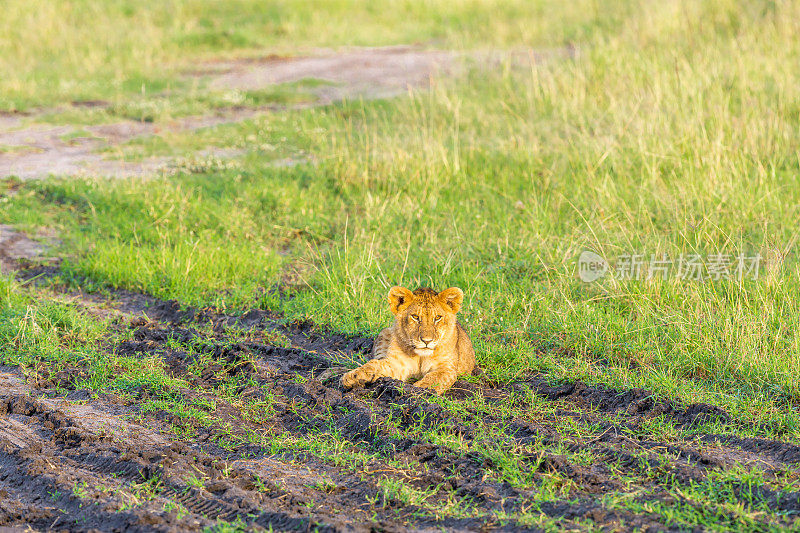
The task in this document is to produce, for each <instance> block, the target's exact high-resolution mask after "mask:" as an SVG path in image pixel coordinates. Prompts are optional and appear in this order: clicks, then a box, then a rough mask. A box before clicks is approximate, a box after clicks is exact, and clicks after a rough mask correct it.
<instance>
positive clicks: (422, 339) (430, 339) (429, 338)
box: [419, 335, 433, 344]
mask: <svg viewBox="0 0 800 533" xmlns="http://www.w3.org/2000/svg"><path fill="white" fill-rule="evenodd" d="M419 340H421V341H422V342H424V343H425V344H430V343H431V342H433V336H431V337H423V336H422V335H420V337H419Z"/></svg>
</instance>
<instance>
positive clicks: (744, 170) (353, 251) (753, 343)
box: [5, 1, 800, 436]
mask: <svg viewBox="0 0 800 533" xmlns="http://www.w3.org/2000/svg"><path fill="white" fill-rule="evenodd" d="M169 5H173V4H169ZM410 5H411V4H409V6H410ZM464 5H469V6H473V7H474V9H475V10H478V11H480V10H481V9H489V7H487V6H490V5H491V4H482V3H481V4H479V3H470V4H464ZM464 5H462V6H461V7H462V8H463V7H464ZM510 6H512V7H509V8H508V10H512V11H508V10H504V9H497V10H496V12H494V13H493V16H492V18H491V20H492V21H494V22H491V23H489V27H498V25H499V24H501V22H497V21H505V22H502V23H503V24H505V25H506V28H507V30H508V31H507V32H506V33H500V34H498V35H497V36H494V37H491V38H489V37H486V35H485V33H484V30H483V29H480V30H478V29H475V28H476V26H477V25H478V24H477V22H476V21H475V20H472V19H469V20H470V23H469V24H465V25H459V24H457V23H456V22H457V21H458V20H461V19H460V18H456V19H452V20H451V19H448V20H447V21H446V23H445V22H441V21H440V22H441V23H442V24H444V25H445V26H446V27H447V28H450V29H448V30H446V31H445V34H447V38H448V39H452V40H449V41H447V42H448V43H450V44H452V43H455V44H471V45H474V44H476V43H479V42H481V41H480V39H482V38H484V37H486V41H485V42H486V43H490V44H497V45H518V44H531V43H534V42H543V43H544V44H549V45H552V46H559V45H561V44H563V40H562V38H564V37H566V36H567V34H568V33H569V32H570V31H574V32H575V35H579V36H581V40H580V42H579V43H578V50H579V53H578V54H577V57H575V58H571V59H568V58H559V59H557V60H552V61H547V62H543V63H537V64H535V65H532V66H531V65H525V64H522V65H520V64H519V63H518V62H513V61H508V62H507V63H506V64H504V65H501V66H500V67H499V68H490V67H487V66H485V65H475V68H473V69H472V70H471V71H470V73H469V74H468V75H467V76H466V77H465V78H464V79H461V80H457V81H447V80H437V83H436V84H435V85H434V87H433V88H432V89H431V90H430V91H422V92H416V93H412V94H410V95H408V96H406V97H403V98H399V99H396V100H390V101H380V102H349V103H344V104H341V105H335V106H328V107H323V108H317V109H309V110H305V111H292V112H285V113H279V114H273V115H269V116H263V117H259V118H258V119H256V120H253V121H249V122H246V123H242V124H238V125H233V126H225V127H219V128H214V129H209V130H205V131H204V132H202V133H201V134H194V133H192V134H186V135H180V134H177V135H173V136H168V137H163V138H161V139H160V140H159V141H158V142H152V143H150V142H139V143H136V144H135V145H132V146H131V147H130V150H131V151H132V152H133V155H136V156H140V155H147V154H149V153H151V152H152V153H160V152H167V153H168V152H169V151H170V150H171V149H175V150H184V149H186V150H188V149H194V148H200V147H201V144H202V145H205V144H209V145H213V144H215V143H216V144H220V145H224V146H233V147H239V148H244V149H246V150H249V153H248V154H247V155H246V156H245V157H244V158H243V159H242V160H241V167H240V168H238V169H232V170H220V171H215V172H209V173H201V174H192V175H180V176H167V177H161V178H155V179H151V180H148V181H146V182H142V181H140V180H121V181H113V182H105V181H77V180H70V181H63V182H60V181H50V182H47V183H36V184H27V185H25V186H24V187H23V188H22V190H21V191H20V192H19V193H18V194H17V195H16V196H14V197H12V198H9V199H8V202H7V203H6V204H5V207H6V212H7V213H8V217H9V219H10V220H13V221H16V222H19V223H23V224H28V225H42V226H55V227H56V228H57V229H59V230H60V231H61V232H62V236H63V238H64V243H65V244H64V247H63V249H64V250H65V251H68V252H69V253H70V257H69V258H68V259H67V260H66V261H65V264H64V269H65V271H66V272H67V273H68V274H70V273H71V274H76V275H82V276H88V277H89V278H91V279H93V280H95V281H98V282H101V283H109V284H111V285H115V286H122V287H128V288H133V289H136V290H142V291H145V292H148V293H151V294H155V295H157V296H160V297H164V298H177V299H179V300H180V301H182V302H184V303H189V304H195V305H206V304H214V305H220V306H224V307H226V308H228V309H244V308H246V307H249V306H263V307H270V308H273V309H275V310H279V311H282V312H284V313H286V314H287V316H289V317H299V316H309V317H311V318H313V319H314V320H316V321H318V322H321V323H326V324H329V325H331V326H333V327H334V328H336V329H339V330H346V331H361V332H368V333H374V332H377V331H378V329H379V328H380V327H382V326H384V325H385V324H386V323H388V321H389V319H390V317H389V315H388V313H387V311H386V309H385V292H386V290H387V289H388V287H390V286H391V285H394V284H400V283H402V284H406V285H409V286H412V287H413V286H417V285H433V286H435V287H439V288H444V287H447V286H451V285H457V286H460V287H461V288H463V289H464V291H465V293H466V301H465V306H464V309H463V321H464V323H465V325H466V326H467V327H468V328H469V330H470V332H471V333H472V336H473V339H474V342H475V345H476V348H477V352H478V358H479V361H480V363H481V364H482V365H483V366H484V367H486V368H487V371H488V372H489V373H490V374H491V375H495V376H497V377H499V378H502V379H512V378H514V377H516V376H519V375H521V374H522V373H524V372H526V371H530V370H535V371H541V372H546V373H549V374H550V375H552V376H553V377H554V378H559V379H584V380H590V381H594V382H604V383H607V384H610V385H613V386H617V387H625V388H627V387H635V386H643V387H647V388H649V389H651V390H655V391H657V392H658V393H660V394H662V395H665V396H676V397H681V398H683V399H685V400H688V401H707V402H712V403H715V404H717V405H721V406H723V407H725V408H726V409H727V410H729V412H730V413H731V414H732V415H733V416H734V417H735V418H736V419H737V420H739V421H740V422H741V424H742V426H747V425H750V424H753V423H761V424H764V425H763V426H753V427H754V428H755V429H754V431H768V432H772V433H774V434H779V435H780V434H790V435H793V436H797V434H798V427H797V420H798V417H797V415H796V413H795V411H794V410H793V408H792V406H793V405H795V404H796V402H797V400H798V399H799V395H800V381H798V376H799V375H800V372H798V371H799V370H800V368H799V367H798V365H800V363H798V361H800V339H799V338H798V335H797V331H798V326H800V323H799V322H800V309H799V308H798V306H799V305H800V304H798V300H797V298H796V297H795V295H796V294H797V293H798V288H800V287H799V286H798V281H797V279H798V276H797V275H798V273H800V272H798V269H797V266H796V263H795V262H794V261H793V259H794V257H793V249H794V244H795V242H796V238H797V235H796V220H797V216H798V207H797V206H798V205H800V201H798V200H800V198H798V196H800V186H799V185H798V181H797V177H798V175H800V172H798V171H799V170H800V168H799V167H800V162H799V161H798V153H797V147H798V143H799V142H800V127H798V126H800V115H798V106H797V102H798V101H800V94H798V93H799V92H800V79H798V77H799V76H800V74H798V71H797V69H796V68H794V66H795V65H797V64H798V59H800V44H798V43H799V42H798V41H797V39H796V37H795V36H796V35H797V33H798V30H800V27H798V21H800V16H798V15H799V14H800V8H798V5H797V3H794V2H786V3H768V2H756V3H754V4H748V5H747V6H740V5H738V4H733V3H730V2H724V1H718V2H715V1H707V2H680V3H670V4H647V5H646V6H644V7H642V8H641V9H635V10H631V11H630V12H624V13H623V12H620V13H618V14H617V15H613V14H610V15H607V16H608V17H610V18H603V17H606V15H603V17H600V18H597V17H595V15H596V14H597V10H595V11H591V10H589V11H587V15H586V17H585V18H583V19H580V20H582V21H583V24H584V29H583V30H582V31H580V32H577V30H574V28H573V30H569V31H568V30H567V28H568V27H571V26H568V25H564V24H566V22H564V21H567V22H569V21H572V22H573V23H576V22H575V21H577V20H579V19H578V18H575V16H576V15H575V13H572V8H564V9H566V10H568V12H567V11H564V12H560V13H561V15H563V16H555V15H554V17H555V19H558V20H559V21H560V22H559V23H558V24H556V25H555V26H553V28H552V29H549V30H547V31H545V29H546V28H545V26H546V25H545V24H544V23H542V24H538V25H535V26H534V27H533V28H534V29H533V30H530V31H531V32H534V33H526V34H524V35H523V34H521V33H519V31H521V30H520V29H519V27H518V26H519V25H518V24H517V23H516V22H514V19H513V17H512V15H513V13H514V11H513V9H522V7H521V5H517V4H510ZM340 7H341V6H340ZM187 9H188V8H187ZM407 9H411V7H408V6H407ZM431 9H432V10H433V11H432V12H437V11H436V10H437V9H438V10H448V9H450V8H449V7H445V6H444V4H441V5H440V4H434V5H433V6H432V7H431ZM576 9H577V8H576ZM412 11H413V10H412ZM414 12H416V11H414ZM459 13H460V12H459ZM470 13H472V14H471V15H470V16H477V15H476V14H475V13H477V11H476V12H470ZM462 15H463V16H464V17H466V16H467V15H465V14H459V15H458V17H461V16H462ZM372 16H374V17H377V19H376V20H383V19H382V18H381V17H383V16H384V15H377V14H374V15H372ZM392 16H395V15H392ZM312 18H313V17H312ZM454 21H455V22H454ZM604 21H605V22H604ZM609 21H613V24H611V23H610V22H609ZM331 26H335V24H332V25H331ZM252 27H255V26H252ZM248 28H251V26H248V25H246V24H245V26H244V29H243V30H242V31H251V30H250V29H248ZM293 28H294V29H291V30H287V31H288V33H286V35H287V36H290V35H294V36H299V37H302V36H305V37H304V38H305V40H301V42H303V43H308V44H330V43H331V42H334V41H335V40H336V38H337V37H335V32H338V31H340V30H331V31H332V32H334V33H328V34H325V33H322V34H320V35H319V36H317V37H314V38H312V37H309V35H311V33H310V32H311V31H312V29H313V28H304V29H302V30H301V29H298V28H297V27H293ZM365 28H366V29H363V30H360V31H363V32H364V33H363V34H358V35H360V36H357V37H353V40H354V41H355V40H358V39H362V38H363V39H365V40H369V39H373V40H372V41H370V42H373V43H375V44H378V43H386V42H390V41H391V40H392V39H394V38H398V39H399V38H400V37H403V38H407V37H408V35H409V34H408V33H403V31H407V28H408V27H407V26H404V25H402V24H401V25H400V26H399V29H395V30H392V31H390V32H388V33H386V35H385V36H384V37H381V38H377V37H375V34H376V33H378V32H380V31H381V29H382V28H383V26H382V25H381V24H378V23H375V24H373V25H368V24H367V25H365ZM402 28H406V30H402ZM453 28H459V29H458V30H454V29H453ZM512 28H517V29H516V30H513V31H512ZM537 28H538V29H537ZM401 30H402V31H401ZM515 31H516V32H517V33H514V32H515ZM525 31H529V30H525ZM292 32H296V33H292ZM302 32H309V33H308V34H306V33H302ZM393 32H394V33H393ZM461 32H463V33H461ZM535 32H538V33H535ZM284 38H285V39H288V37H282V39H284ZM265 39H266V37H265ZM326 39H329V40H328V41H326ZM529 39H530V41H529ZM536 39H540V40H542V41H536ZM281 42H288V41H281ZM269 44H270V43H268V42H265V41H256V42H255V44H253V46H254V47H255V46H267V45H269ZM248 46H249V45H248ZM234 48H236V47H235V46H231V47H226V46H222V45H220V46H215V47H210V48H204V47H202V46H198V48H197V49H196V50H195V52H197V53H205V52H206V51H209V50H212V49H213V50H215V51H216V52H219V53H227V52H230V51H232V50H233V49H234ZM245 48H247V47H246V46H244V47H243V48H241V50H244V49H245ZM169 50H170V53H174V54H175V56H176V57H178V56H180V57H184V56H182V55H181V54H183V53H188V52H185V50H183V49H180V48H172V49H169ZM236 50H240V49H239V48H236ZM241 50H240V51H241ZM192 53H194V52H192ZM237 53H238V52H237ZM186 57H188V56H186ZM162 59H164V58H160V59H158V62H159V64H161V63H160V62H161V61H162ZM153 61H154V62H155V59H154V60H153ZM141 64H146V63H141ZM124 72H125V73H123V74H120V75H121V76H128V75H129V71H124ZM126 79H129V78H126ZM5 94H10V93H8V92H7V91H6V93H5ZM58 97H60V96H58ZM268 146H277V147H279V149H280V150H282V151H284V152H285V153H291V154H302V156H303V157H307V158H308V162H307V163H306V164H302V163H301V164H299V165H297V166H293V167H275V166H273V165H272V162H271V158H269V157H261V155H262V153H261V152H262V151H263V150H264V147H268ZM586 249H591V250H595V251H596V252H598V253H600V254H602V255H604V256H606V257H609V258H613V257H615V256H618V255H621V254H625V253H643V254H647V255H648V256H649V254H662V253H665V254H668V255H669V256H671V257H676V256H677V255H678V254H681V253H700V254H702V255H706V256H707V255H708V254H712V253H728V254H732V255H736V254H739V253H748V254H750V253H761V254H762V255H763V256H764V257H765V258H766V259H767V263H766V264H765V267H764V270H763V272H762V275H761V276H760V278H759V279H757V280H749V279H746V280H743V281H741V282H740V281H737V280H723V281H717V282H710V281H709V282H690V281H683V280H677V279H675V278H674V277H673V278H672V279H670V280H667V281H665V282H659V281H651V282H626V283H620V282H615V281H613V280H606V281H601V282H597V283H594V284H584V283H582V282H581V281H579V280H578V279H577V276H576V264H575V262H576V259H577V257H578V255H579V254H580V253H581V251H583V250H586ZM781 259H785V262H781V261H780V260H781ZM274 284H282V285H283V286H284V287H286V288H287V289H288V290H289V293H290V294H292V295H293V296H294V298H293V299H289V300H285V301H279V300H278V299H277V298H276V297H273V296H266V295H265V293H264V291H263V289H265V288H266V287H270V286H272V285H274ZM765 428H766V429H765Z"/></svg>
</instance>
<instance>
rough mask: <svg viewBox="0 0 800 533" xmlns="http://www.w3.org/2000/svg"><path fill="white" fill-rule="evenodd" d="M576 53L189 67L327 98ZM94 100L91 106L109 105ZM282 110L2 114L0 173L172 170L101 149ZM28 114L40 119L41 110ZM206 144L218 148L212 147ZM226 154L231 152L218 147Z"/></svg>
mask: <svg viewBox="0 0 800 533" xmlns="http://www.w3.org/2000/svg"><path fill="white" fill-rule="evenodd" d="M564 55H567V56H569V55H572V51H570V50H560V51H552V52H532V51H525V52H514V53H506V52H495V53H479V54H469V55H465V54H460V53H455V52H449V51H442V50H422V49H420V48H416V47H410V46H396V47H386V48H355V49H349V50H343V51H339V52H331V51H319V52H318V53H317V55H313V56H305V57H279V58H275V57H270V58H265V59H261V60H240V61H227V62H213V63H207V64H205V65H202V66H201V68H199V69H197V70H195V71H194V72H192V73H190V75H191V76H194V77H198V78H202V79H203V81H204V82H206V83H207V86H208V89H209V90H210V91H229V90H257V89H266V88H269V87H273V86H276V85H279V84H286V83H292V82H301V81H304V80H316V81H321V82H323V83H321V84H319V85H316V86H312V87H305V88H304V89H303V90H304V91H305V92H309V91H310V92H311V93H312V95H313V96H314V97H315V98H316V101H315V103H314V104H302V105H300V106H295V107H301V106H307V105H325V104H330V103H333V102H337V101H340V100H343V99H346V98H367V99H369V98H385V97H390V96H395V95H398V94H401V93H403V92H406V91H408V90H410V89H419V88H423V87H426V86H428V85H429V84H430V83H431V80H432V79H435V78H436V77H437V76H442V75H453V74H455V73H457V72H460V71H461V70H463V64H464V61H465V60H467V59H473V60H475V61H477V62H478V63H481V64H487V65H491V64H494V63H497V62H498V61H499V60H501V59H502V58H508V57H512V58H516V60H517V61H533V62H536V61H540V60H544V59H547V58H549V57H554V56H564ZM104 105H106V104H104V103H103V102H96V103H95V102H93V103H92V107H103V106H104ZM279 109H281V107H280V106H270V107H262V108H246V107H232V108H228V109H219V110H216V111H215V112H214V113H213V114H211V115H208V116H196V117H186V118H180V119H175V120H172V121H169V122H165V123H158V124H155V123H148V122H136V121H132V120H127V121H121V122H117V123H114V124H104V125H77V124H76V125H70V126H48V125H41V124H40V125H34V126H25V125H23V121H22V120H21V119H20V118H19V117H17V116H13V115H0V179H2V178H5V177H9V176H16V177H18V178H20V179H37V178H44V177H47V176H50V175H56V176H96V177H129V176H147V175H153V174H156V173H159V172H163V171H168V170H169V169H170V168H172V167H174V166H175V164H176V160H175V159H173V158H168V157H160V158H149V159H146V160H144V161H140V162H127V161H121V160H117V159H108V158H107V157H106V155H104V154H103V153H101V151H103V150H107V149H108V148H109V147H114V146H116V145H119V144H121V143H124V142H126V141H130V140H131V139H135V138H137V137H143V136H150V135H159V134H161V133H164V132H180V131H193V130H197V129H200V128H207V127H211V126H216V125H219V124H224V123H231V122H239V121H242V120H245V119H249V118H252V117H254V116H256V115H258V114H259V113H265V112H270V111H275V110H279ZM27 118H29V119H30V118H35V115H34V116H32V117H27ZM207 151H210V152H211V153H215V149H214V148H213V147H209V148H208V149H207ZM219 155H220V156H221V157H225V155H226V154H224V153H221V154H219Z"/></svg>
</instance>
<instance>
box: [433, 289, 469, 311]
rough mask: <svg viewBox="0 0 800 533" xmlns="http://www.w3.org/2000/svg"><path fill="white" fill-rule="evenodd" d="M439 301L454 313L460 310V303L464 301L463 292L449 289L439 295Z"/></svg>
mask: <svg viewBox="0 0 800 533" xmlns="http://www.w3.org/2000/svg"><path fill="white" fill-rule="evenodd" d="M439 301H440V302H442V304H444V305H446V306H448V307H449V308H450V309H452V310H453V312H454V313H458V310H459V309H461V302H463V301H464V291H462V290H461V289H459V288H458V287H450V288H449V289H445V290H443V291H442V292H440V293H439Z"/></svg>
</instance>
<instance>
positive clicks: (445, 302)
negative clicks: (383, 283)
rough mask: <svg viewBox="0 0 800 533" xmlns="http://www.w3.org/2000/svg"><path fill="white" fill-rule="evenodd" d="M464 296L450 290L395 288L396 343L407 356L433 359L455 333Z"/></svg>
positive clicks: (391, 298)
mask: <svg viewBox="0 0 800 533" xmlns="http://www.w3.org/2000/svg"><path fill="white" fill-rule="evenodd" d="M463 300H464V293H463V292H462V291H461V289H459V288H458V287H450V288H449V289H446V290H443V291H442V292H439V293H437V292H436V291H435V290H433V289H428V288H421V289H417V290H415V291H414V292H411V291H410V290H408V289H406V288H405V287H392V288H391V290H390V291H389V308H390V309H391V311H392V313H394V315H395V316H396V321H395V334H396V336H397V340H398V341H399V342H400V343H401V345H402V346H403V348H405V349H406V350H407V351H408V352H413V353H415V354H416V355H421V356H426V355H433V351H434V349H435V348H436V347H437V346H438V345H439V344H441V343H442V342H444V341H446V340H448V339H450V338H451V337H452V336H453V335H455V333H456V313H458V310H459V309H460V308H461V302H462V301H463Z"/></svg>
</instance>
